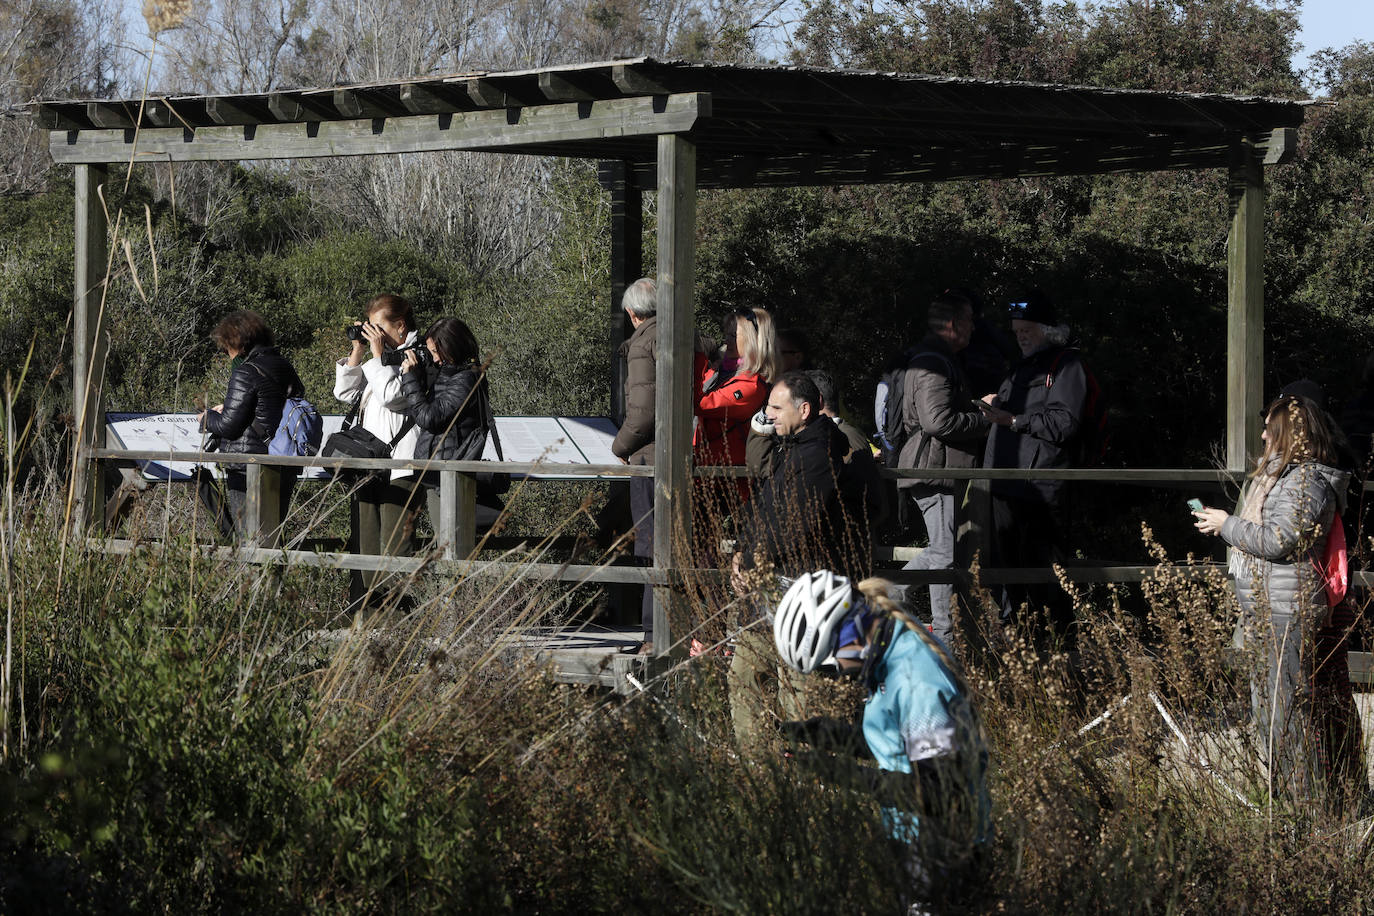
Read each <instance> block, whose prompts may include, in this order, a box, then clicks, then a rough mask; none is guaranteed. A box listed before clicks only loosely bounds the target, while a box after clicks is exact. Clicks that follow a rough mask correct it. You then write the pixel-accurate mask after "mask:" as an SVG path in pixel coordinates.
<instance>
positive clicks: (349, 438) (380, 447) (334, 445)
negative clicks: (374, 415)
mask: <svg viewBox="0 0 1374 916" xmlns="http://www.w3.org/2000/svg"><path fill="white" fill-rule="evenodd" d="M362 404H363V396H362V395H361V394H359V395H358V399H357V400H356V401H354V402H353V407H352V408H351V409H350V410H349V411H348V416H346V417H344V422H343V428H342V429H340V430H339V431H338V432H337V433H334V434H333V435H332V436H330V437H329V438H328V439H326V440H324V445H322V446H320V457H321V458H390V457H391V450H392V449H394V448H395V447H396V443H397V442H400V441H401V440H402V439H404V438H405V434H406V433H408V432H410V430H411V428H412V427H413V426H414V425H415V420H414V419H412V418H410V417H406V421H405V422H404V423H402V424H401V428H400V430H398V431H397V433H396V435H394V436H392V437H391V441H390V442H385V441H383V440H382V439H380V438H378V437H377V436H375V435H373V434H372V433H370V432H368V431H367V430H365V429H363V427H362V426H361V425H359V426H354V425H353V421H354V420H355V419H356V418H357V416H358V410H359V409H360V408H361V407H362Z"/></svg>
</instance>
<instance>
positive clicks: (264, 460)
mask: <svg viewBox="0 0 1374 916" xmlns="http://www.w3.org/2000/svg"><path fill="white" fill-rule="evenodd" d="M84 455H85V456H86V457H88V458H95V459H121V460H126V461H183V462H192V463H196V464H261V465H266V466H270V467H295V468H330V469H332V470H343V469H346V470H356V471H384V470H397V469H402V470H412V471H457V472H458V473H462V474H478V473H483V472H503V473H507V474H520V475H532V474H549V475H556V476H559V477H652V476H653V475H654V468H653V465H641V464H636V465H628V464H570V463H566V462H555V461H532V462H531V461H439V460H430V461H421V460H415V459H403V458H321V457H319V456H318V455H314V456H309V457H296V456H289V455H236V454H225V453H222V452H174V451H165V452H164V451H157V450H153V449H122V448H88V449H85V450H84ZM1244 473H1245V472H1243V471H1228V470H1223V469H1220V468H1039V469H1025V468H897V469H892V468H880V469H879V474H880V475H881V476H882V477H884V478H887V479H896V480H939V479H946V480H948V479H953V480H1096V481H1115V482H1118V483H1195V484H1218V483H1223V484H1224V483H1233V482H1237V481H1238V480H1239V479H1240V478H1241V477H1242V476H1243V475H1244ZM694 474H695V475H696V476H698V477H753V476H755V475H754V474H753V473H752V472H750V470H749V469H748V468H744V467H717V466H702V467H698V468H696V469H695V470H694Z"/></svg>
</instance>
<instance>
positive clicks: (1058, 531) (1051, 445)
mask: <svg viewBox="0 0 1374 916" xmlns="http://www.w3.org/2000/svg"><path fill="white" fill-rule="evenodd" d="M1009 313H1010V315H1011V329H1012V333H1014V334H1015V335H1016V343H1017V345H1018V346H1019V347H1020V348H1021V357H1022V358H1021V362H1019V363H1017V364H1016V366H1014V367H1013V368H1012V370H1011V373H1010V374H1009V375H1008V376H1007V377H1006V379H1005V380H1003V382H1002V386H1001V387H1000V388H999V389H998V390H997V394H996V395H995V396H989V397H988V398H985V400H986V401H987V402H988V403H989V405H990V406H989V407H988V410H987V414H988V419H990V420H991V421H992V422H993V424H994V425H993V428H992V434H991V435H990V436H988V445H987V451H986V452H985V453H984V456H983V466H984V467H992V468H1027V469H1040V468H1063V467H1069V466H1070V465H1071V464H1072V463H1073V456H1074V451H1073V447H1074V446H1075V445H1076V440H1077V439H1078V437H1079V436H1080V435H1081V433H1082V425H1083V418H1084V411H1085V408H1086V405H1087V398H1088V373H1087V370H1086V369H1085V368H1084V366H1083V361H1082V359H1080V358H1079V355H1078V351H1077V350H1076V349H1073V348H1071V347H1069V346H1068V345H1067V344H1068V336H1069V329H1068V326H1067V325H1063V324H1060V323H1059V321H1058V318H1057V316H1056V314H1055V309H1054V303H1052V302H1051V301H1050V300H1049V299H1048V298H1047V297H1046V296H1045V295H1044V294H1042V293H1039V292H1036V293H1033V294H1031V295H1030V296H1028V297H1026V299H1025V300H1023V301H1019V302H1013V303H1011V305H1010V307H1009ZM1064 484H1065V481H1063V480H1029V481H1026V480H997V481H993V484H992V496H993V500H992V511H993V519H992V524H993V553H994V557H993V558H992V559H993V563H992V565H993V566H1003V567H1013V568H1017V567H1021V568H1032V567H1035V568H1044V569H1048V568H1049V567H1050V564H1051V563H1053V562H1056V561H1058V560H1060V559H1062V557H1061V556H1060V554H1061V553H1062V544H1063V528H1064V525H1063V520H1062V517H1061V516H1062V509H1063V498H1064ZM1049 594H1050V593H1049V590H1048V589H1046V588H1045V587H1043V586H1038V587H1034V588H1026V587H1024V586H1023V587H1007V588H1004V589H1003V593H1002V613H1003V615H1005V616H1011V615H1012V614H1014V613H1016V612H1017V611H1018V610H1019V608H1020V606H1021V604H1022V603H1029V604H1030V605H1031V607H1032V609H1033V610H1034V609H1037V608H1039V607H1043V606H1046V605H1051V607H1050V612H1051V614H1052V616H1053V617H1054V623H1055V628H1056V630H1057V631H1058V632H1059V635H1060V636H1070V635H1071V634H1070V633H1069V631H1068V625H1069V623H1070V622H1071V618H1072V613H1073V612H1072V609H1071V608H1070V607H1068V605H1067V603H1066V602H1064V601H1063V600H1055V601H1053V602H1051V601H1050V600H1049ZM1056 597H1057V596H1056Z"/></svg>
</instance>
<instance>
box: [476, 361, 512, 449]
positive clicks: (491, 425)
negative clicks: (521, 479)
mask: <svg viewBox="0 0 1374 916" xmlns="http://www.w3.org/2000/svg"><path fill="white" fill-rule="evenodd" d="M486 381H487V374H486V373H485V372H483V373H482V377H481V378H480V379H479V380H478V382H477V384H478V385H481V386H482V390H481V392H480V395H479V396H480V397H481V398H482V421H483V422H484V423H486V424H487V430H488V431H489V432H490V433H491V444H492V445H494V446H496V460H497V461H505V460H506V455H505V453H504V452H502V451H501V434H500V433H499V432H497V430H496V417H494V416H493V415H492V412H491V396H490V394H489V393H488V392H487V386H486Z"/></svg>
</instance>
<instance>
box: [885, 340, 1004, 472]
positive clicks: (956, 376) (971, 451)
mask: <svg viewBox="0 0 1374 916" xmlns="http://www.w3.org/2000/svg"><path fill="white" fill-rule="evenodd" d="M973 400H974V398H973V393H972V391H970V390H969V386H968V381H967V380H966V379H965V377H964V371H963V369H962V368H960V366H959V360H958V357H956V356H955V354H954V351H953V350H951V349H950V348H949V345H948V344H946V343H945V342H944V340H943V339H941V338H940V337H938V336H936V335H934V334H928V335H926V338H925V339H924V340H922V341H921V345H920V351H919V352H918V353H917V354H916V355H915V356H914V357H912V359H911V363H910V365H909V366H908V367H907V370H906V382H905V385H904V386H903V393H902V424H903V426H904V427H905V428H906V430H907V432H908V438H907V440H906V442H905V443H903V444H902V450H901V451H900V452H899V453H898V455H897V467H899V468H974V467H977V466H978V460H979V458H981V457H982V454H983V440H984V438H986V436H987V434H988V428H989V427H990V426H991V424H990V423H989V422H988V418H987V417H985V416H984V415H983V413H982V411H980V410H979V409H978V408H977V407H975V406H974V405H973ZM897 486H898V487H901V488H903V489H906V488H916V490H917V492H922V491H929V490H949V489H951V488H952V487H953V486H954V481H953V480H950V479H940V480H899V481H898V482H897Z"/></svg>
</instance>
